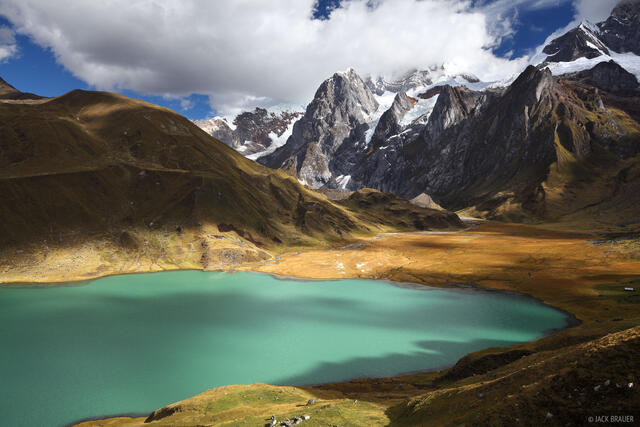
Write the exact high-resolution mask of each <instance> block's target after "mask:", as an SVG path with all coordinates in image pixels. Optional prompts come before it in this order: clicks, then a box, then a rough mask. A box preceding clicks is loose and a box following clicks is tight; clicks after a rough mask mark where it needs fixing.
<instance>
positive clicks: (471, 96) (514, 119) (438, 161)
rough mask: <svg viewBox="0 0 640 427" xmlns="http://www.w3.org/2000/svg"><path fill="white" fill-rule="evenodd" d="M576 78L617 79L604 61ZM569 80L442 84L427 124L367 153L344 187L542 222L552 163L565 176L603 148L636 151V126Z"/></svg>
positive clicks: (528, 77)
mask: <svg viewBox="0 0 640 427" xmlns="http://www.w3.org/2000/svg"><path fill="white" fill-rule="evenodd" d="M585 76H591V78H595V79H597V80H598V81H599V82H601V83H602V84H603V85H605V84H606V83H611V82H614V81H616V80H618V81H619V82H620V84H624V81H625V79H624V78H622V77H621V76H625V74H624V73H621V72H620V70H619V69H617V67H615V66H614V65H612V64H608V65H607V64H605V65H600V66H599V67H598V69H596V70H594V71H592V72H590V73H587V74H584V75H583V77H584V78H586V77H585ZM578 83H579V82H578V80H567V79H566V77H565V79H564V80H557V79H554V78H553V76H552V75H551V73H550V71H549V70H547V69H544V70H538V69H536V68H535V67H529V68H527V69H526V70H525V71H524V72H523V73H522V74H521V75H520V76H519V77H518V78H517V79H516V80H515V81H514V83H513V84H512V85H511V86H510V87H509V88H507V89H506V90H489V91H484V92H474V91H470V90H468V89H466V88H454V87H450V86H443V87H442V88H441V89H440V94H439V97H438V100H437V102H436V105H435V107H434V110H433V113H432V114H431V116H430V118H429V121H428V123H427V124H426V126H423V127H420V126H409V127H408V128H407V129H405V130H404V131H403V133H402V135H400V136H397V137H394V138H392V139H390V140H389V141H387V143H386V145H385V146H383V147H379V148H377V149H375V150H373V151H372V152H371V153H368V155H367V156H366V157H365V158H364V159H363V162H362V164H361V166H360V167H359V168H358V169H357V170H356V172H355V173H354V174H353V177H352V182H353V183H354V185H355V184H357V185H360V186H366V187H372V188H377V189H379V190H382V191H391V192H394V193H395V194H399V195H401V196H402V197H405V198H409V199H410V198H413V197H415V196H417V195H419V194H421V193H426V194H429V195H430V196H431V197H433V200H434V201H435V202H436V203H438V204H440V205H442V206H443V207H445V208H447V209H450V210H458V209H462V208H465V207H468V206H478V207H479V209H480V210H481V211H483V212H485V215H486V214H487V213H490V215H494V216H495V217H500V216H501V217H503V218H504V215H507V214H506V213H505V212H510V213H509V214H508V215H510V216H509V219H510V220H524V219H526V218H533V217H541V216H544V215H546V214H547V213H548V212H547V203H546V200H545V195H546V193H545V190H544V186H545V184H544V183H545V182H546V180H548V179H549V176H550V175H549V174H550V171H553V170H554V169H552V165H554V164H555V166H554V167H555V168H559V169H560V170H564V171H565V172H562V173H564V174H566V175H564V176H565V178H562V179H567V178H566V177H567V176H572V174H574V173H576V172H575V170H574V169H575V164H576V163H577V162H580V161H582V160H580V159H587V158H588V157H589V156H593V155H594V153H595V152H597V151H598V150H601V149H603V148H604V149H605V150H607V151H608V152H609V153H610V154H609V155H614V156H616V157H618V158H621V159H624V158H629V157H631V156H633V155H635V153H637V152H638V144H637V143H634V142H633V141H634V140H636V142H637V138H638V132H637V129H636V128H635V127H634V126H629V125H627V124H625V123H626V122H624V120H626V119H621V118H620V117H619V116H618V115H617V113H615V112H612V111H609V110H608V109H607V108H606V107H605V106H604V103H603V99H602V96H605V95H606V94H607V93H608V92H604V91H601V90H599V89H597V88H594V87H593V86H590V85H585V84H582V83H581V84H578ZM585 161H586V160H585ZM555 170H558V169H555Z"/></svg>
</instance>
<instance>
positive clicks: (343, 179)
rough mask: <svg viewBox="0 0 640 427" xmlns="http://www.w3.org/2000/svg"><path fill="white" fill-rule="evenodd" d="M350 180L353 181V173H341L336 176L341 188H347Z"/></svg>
mask: <svg viewBox="0 0 640 427" xmlns="http://www.w3.org/2000/svg"><path fill="white" fill-rule="evenodd" d="M349 181H351V175H340V176H339V177H337V178H336V182H337V183H338V186H339V187H340V189H341V190H346V189H347V185H348V184H349Z"/></svg>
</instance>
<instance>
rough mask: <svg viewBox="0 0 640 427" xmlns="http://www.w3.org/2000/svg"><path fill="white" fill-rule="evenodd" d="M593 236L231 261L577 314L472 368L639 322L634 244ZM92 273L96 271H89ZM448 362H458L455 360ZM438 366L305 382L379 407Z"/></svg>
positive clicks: (528, 235)
mask: <svg viewBox="0 0 640 427" xmlns="http://www.w3.org/2000/svg"><path fill="white" fill-rule="evenodd" d="M593 239H594V236H592V235H587V234H577V233H570V232H562V231H550V230H545V229H541V228H539V227H531V226H523V225H514V224H498V223H485V224H480V225H478V226H477V227H475V228H473V229H472V230H468V231H464V232H459V233H438V234H422V235H421V234H417V233H406V234H404V233H401V234H393V235H385V236H381V237H379V238H376V239H373V240H372V239H363V241H362V242H361V243H362V244H359V245H357V247H354V246H356V245H352V246H351V247H349V248H346V249H345V248H343V249H340V248H335V249H329V250H309V251H295V252H293V253H284V254H282V255H280V256H279V257H278V259H277V261H276V262H273V261H271V260H267V261H264V262H259V263H255V262H254V263H248V264H246V265H240V266H235V267H234V268H233V270H237V271H255V272H262V273H266V274H270V275H274V276H280V277H295V278H296V279H300V278H303V279H310V280H331V279H346V278H366V279H376V280H388V281H393V282H397V283H406V284H409V285H407V286H416V285H418V286H420V285H421V286H425V285H426V286H436V287H438V286H441V287H447V286H450V284H451V283H456V284H460V285H462V286H473V287H476V288H478V289H487V290H498V291H506V292H510V293H517V294H520V295H527V296H530V297H533V298H535V299H537V300H539V301H541V302H542V303H544V304H548V305H550V306H552V307H554V308H556V309H560V310H562V311H565V312H567V313H570V314H571V315H573V316H575V319H576V320H577V321H579V322H581V323H580V324H579V325H577V326H575V327H571V328H568V329H563V330H562V331H559V332H555V333H554V334H552V335H551V336H548V337H546V338H543V339H541V340H537V341H533V342H530V343H527V344H522V345H516V346H512V347H507V348H504V349H487V350H484V351H480V352H476V353H473V354H471V355H469V356H467V357H465V358H464V359H463V360H464V361H462V360H461V362H459V364H460V363H462V364H463V366H462V368H463V369H464V368H465V366H467V367H469V369H471V367H473V366H475V364H477V363H479V362H480V361H482V360H484V359H485V358H486V357H489V356H491V357H499V358H502V357H504V358H505V360H507V359H508V358H507V356H502V355H508V354H509V353H510V352H512V351H521V352H524V353H526V354H533V355H534V356H535V355H536V354H538V353H540V352H541V351H549V350H548V349H552V350H553V349H562V348H565V347H566V346H567V345H573V343H580V342H585V341H587V340H589V339H594V338H597V337H603V336H605V335H607V334H612V333H618V331H623V330H625V329H627V328H632V327H634V326H637V325H638V324H640V313H639V312H638V308H637V305H636V304H635V303H633V301H635V300H633V299H632V298H633V297H634V296H637V294H638V293H637V291H636V292H635V293H625V291H624V288H625V287H633V288H635V289H636V290H637V289H638V287H640V275H639V274H638V272H639V271H640V257H638V253H637V252H635V251H628V250H626V249H624V250H621V249H620V248H619V247H616V246H611V245H608V244H598V245H594V244H593ZM176 269H178V268H176ZM154 271H157V270H154ZM129 272H130V273H139V272H146V271H129ZM113 274H121V272H114V273H113ZM100 276H104V275H96V276H95V277H100ZM65 278H66V279H68V280H86V279H87V276H86V272H84V273H82V274H78V275H77V276H71V277H65ZM0 280H2V279H1V275H0ZM566 348H569V347H566ZM545 349H547V350H545ZM553 351H560V350H553ZM531 357H533V356H531ZM506 366H507V367H508V366H511V365H509V364H507V365H506ZM499 369H503V368H499ZM504 369H506V368H504ZM451 370H452V371H456V370H459V366H458V364H457V365H456V366H454V367H453V368H451ZM445 372H446V371H445ZM442 375H443V374H442V373H438V372H426V373H424V372H423V373H418V374H412V375H408V376H400V377H394V378H391V379H380V378H378V379H361V380H353V381H348V382H345V383H337V384H325V385H321V386H318V387H313V388H309V389H308V390H306V391H308V392H310V393H312V394H313V395H316V396H323V395H325V394H327V393H328V395H331V396H334V397H335V399H338V400H339V401H342V400H340V399H359V400H366V401H367V402H371V403H373V404H374V405H378V406H379V407H380V408H382V409H383V412H385V411H386V410H387V408H390V407H392V406H394V405H398V404H399V403H400V402H402V401H404V400H405V399H407V398H413V397H414V396H419V395H421V394H423V393H425V390H427V391H428V390H433V391H434V392H435V391H436V390H439V389H440V388H441V386H439V385H438V378H439V377H441V376H442ZM482 378H484V376H483V377H482ZM479 380H480V377H479V378H477V379H476V378H475V377H474V381H479ZM485 380H486V379H485ZM390 385H392V386H393V387H392V390H390V389H389V387H390ZM398 387H400V388H398ZM385 396H386V397H385ZM139 422H140V418H132V419H131V423H132V425H135V423H139ZM83 425H104V424H96V423H95V422H94V423H93V424H92V423H91V422H89V423H85V424H83Z"/></svg>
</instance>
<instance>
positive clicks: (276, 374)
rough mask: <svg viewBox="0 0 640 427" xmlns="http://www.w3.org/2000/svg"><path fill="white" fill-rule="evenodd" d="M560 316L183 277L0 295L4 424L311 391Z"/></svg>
mask: <svg viewBox="0 0 640 427" xmlns="http://www.w3.org/2000/svg"><path fill="white" fill-rule="evenodd" d="M567 322H568V318H567V316H566V315H565V314H563V313H561V312H559V311H556V310H554V309H552V308H550V307H547V306H544V305H542V304H539V303H537V302H535V301H533V300H531V299H526V298H521V297H517V296H512V295H506V294H500V293H495V292H493V293H488V292H480V291H475V290H459V289H452V290H443V289H431V288H427V289H425V290H415V289H406V288H401V287H397V286H393V285H390V284H388V283H384V282H378V281H371V280H340V281H296V280H278V279H275V278H273V277H271V276H267V275H263V274H256V273H235V274H227V273H205V272H200V271H181V272H168V273H149V274H136V275H125V276H112V277H106V278H102V279H98V280H95V281H93V282H91V283H89V284H87V285H84V286H68V287H55V288H20V289H17V288H0V402H1V404H0V406H1V407H2V420H3V421H2V422H3V423H6V425H7V426H14V427H19V426H29V427H32V426H60V425H65V424H68V423H71V422H73V421H77V420H79V419H82V418H85V417H92V416H100V415H111V414H121V413H148V412H151V411H152V410H154V409H156V408H159V407H161V406H164V405H166V404H169V403H172V402H175V401H177V400H181V399H185V398H187V397H190V396H193V395H195V394H198V393H201V392H203V391H205V390H207V389H209V388H211V387H216V386H221V385H226V384H250V383H254V382H267V383H272V384H294V385H295V384H314V383H323V382H329V381H339V380H347V379H352V378H358V377H381V376H391V375H395V374H400V373H407V372H412V371H418V370H428V369H435V368H441V367H445V366H448V365H451V364H454V363H455V362H456V361H457V360H458V359H459V358H460V357H462V356H464V355H465V354H467V353H469V352H472V351H476V350H480V349H483V348H486V347H491V346H506V345H510V344H514V343H518V342H524V341H530V340H534V339H536V338H539V337H541V336H543V335H545V334H547V333H549V332H550V331H551V330H553V329H556V328H561V327H563V326H566V325H567Z"/></svg>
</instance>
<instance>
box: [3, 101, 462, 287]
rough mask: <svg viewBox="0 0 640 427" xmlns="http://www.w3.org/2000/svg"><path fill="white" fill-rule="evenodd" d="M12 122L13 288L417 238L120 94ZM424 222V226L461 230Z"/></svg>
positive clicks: (33, 110)
mask: <svg viewBox="0 0 640 427" xmlns="http://www.w3.org/2000/svg"><path fill="white" fill-rule="evenodd" d="M0 117H1V118H2V120H0V153H1V154H0V198H2V200H3V201H4V203H3V204H2V206H1V207H0V260H1V261H0V280H2V281H47V280H51V281H58V280H65V278H67V279H78V278H85V277H95V276H98V275H103V274H109V273H115V272H129V271H155V270H162V269H171V268H174V269H175V268H205V269H217V268H225V267H228V266H230V265H236V264H239V263H242V262H247V261H259V260H263V259H267V258H270V257H271V256H272V255H273V254H274V253H279V252H281V251H283V250H285V249H293V248H298V249H299V248H308V247H318V246H321V247H322V246H330V245H332V244H336V243H337V242H343V241H345V240H352V239H353V238H354V237H356V236H358V235H361V234H370V233H374V232H377V231H384V230H386V229H387V228H389V227H391V228H393V229H395V228H398V227H400V228H402V229H407V228H413V227H414V225H413V224H414V221H412V220H411V221H409V220H407V221H406V222H405V221H402V218H403V216H402V215H399V216H398V217H393V218H390V217H375V218H373V217H368V216H366V215H365V216H363V215H361V214H360V213H359V211H360V210H361V209H360V208H358V207H355V208H353V209H352V208H349V207H346V206H345V205H341V204H337V203H334V202H331V201H329V200H328V199H327V198H326V197H325V196H323V195H320V194H318V193H315V192H312V191H310V190H308V189H306V188H304V187H303V186H301V185H300V184H299V183H298V182H297V181H295V180H294V179H292V178H291V177H289V176H288V175H286V174H284V173H283V172H278V171H273V170H270V169H267V168H265V167H263V166H260V165H258V164H257V163H255V162H253V161H250V160H248V159H246V158H244V157H243V156H242V155H240V154H238V153H237V152H235V151H234V150H233V149H231V148H229V147H227V146H226V145H225V144H223V143H221V142H219V141H217V140H215V139H213V138H212V137H210V136H209V135H208V134H206V133H205V132H204V131H202V130H201V129H199V128H198V127H197V126H195V125H194V124H193V123H191V122H190V121H189V120H187V119H185V118H184V117H182V116H179V115H178V114H176V113H174V112H173V111H171V110H168V109H165V108H161V107H158V106H155V105H152V104H149V103H146V102H143V101H138V100H134V99H130V98H126V97H124V96H121V95H116V94H111V93H104V92H87V91H80V90H76V91H73V92H70V93H68V94H66V95H63V96H61V97H58V98H53V99H42V100H35V101H34V100H31V101H19V100H18V101H16V100H10V101H4V102H1V103H0ZM398 203H401V202H398ZM415 211H416V209H415V208H414V209H413V210H412V212H413V213H412V214H411V215H415ZM407 215H408V214H407ZM421 215H422V218H421V219H420V221H421V222H420V226H422V227H430V226H433V227H443V226H444V227H448V226H459V225H460V223H459V220H458V219H457V218H456V217H455V216H451V215H449V216H446V215H444V214H442V213H439V212H430V211H424V212H422V213H421Z"/></svg>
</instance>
